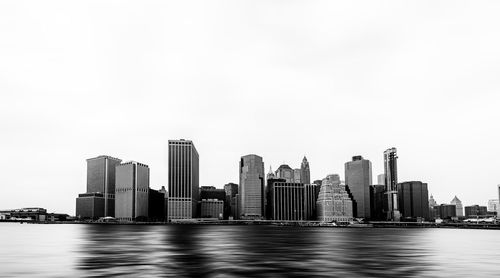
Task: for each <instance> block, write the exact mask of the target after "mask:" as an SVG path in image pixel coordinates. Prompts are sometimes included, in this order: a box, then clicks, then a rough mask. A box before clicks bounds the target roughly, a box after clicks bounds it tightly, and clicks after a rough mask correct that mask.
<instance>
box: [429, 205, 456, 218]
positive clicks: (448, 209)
mask: <svg viewBox="0 0 500 278" xmlns="http://www.w3.org/2000/svg"><path fill="white" fill-rule="evenodd" d="M434 217H435V219H456V218H457V207H456V206H455V205H448V204H441V205H439V206H435V207H434Z"/></svg>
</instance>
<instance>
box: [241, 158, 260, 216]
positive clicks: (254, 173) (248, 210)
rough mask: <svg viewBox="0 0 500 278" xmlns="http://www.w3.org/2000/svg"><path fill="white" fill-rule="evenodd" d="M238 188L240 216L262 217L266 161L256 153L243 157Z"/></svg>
mask: <svg viewBox="0 0 500 278" xmlns="http://www.w3.org/2000/svg"><path fill="white" fill-rule="evenodd" d="M239 173H240V184H239V188H238V197H239V198H238V217H239V218H240V219H262V218H263V217H264V215H265V212H264V209H265V206H264V202H265V197H264V177H265V174H264V161H263V160H262V157H260V156H258V155H254V154H250V155H246V156H243V157H241V160H240V171H239Z"/></svg>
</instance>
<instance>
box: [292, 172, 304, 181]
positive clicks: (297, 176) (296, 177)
mask: <svg viewBox="0 0 500 278" xmlns="http://www.w3.org/2000/svg"><path fill="white" fill-rule="evenodd" d="M300 175H301V169H293V180H292V182H294V183H300V181H301V180H302V178H301V176H300Z"/></svg>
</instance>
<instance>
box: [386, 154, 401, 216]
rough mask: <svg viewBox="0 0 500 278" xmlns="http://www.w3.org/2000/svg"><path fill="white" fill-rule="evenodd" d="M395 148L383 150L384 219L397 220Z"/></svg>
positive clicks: (396, 157) (396, 156)
mask: <svg viewBox="0 0 500 278" xmlns="http://www.w3.org/2000/svg"><path fill="white" fill-rule="evenodd" d="M397 159H398V155H397V150H396V148H391V149H387V150H386V151H385V152H384V175H385V194H386V198H387V208H386V216H387V217H386V219H387V220H388V221H399V218H400V214H399V209H398V191H397V184H398V166H397Z"/></svg>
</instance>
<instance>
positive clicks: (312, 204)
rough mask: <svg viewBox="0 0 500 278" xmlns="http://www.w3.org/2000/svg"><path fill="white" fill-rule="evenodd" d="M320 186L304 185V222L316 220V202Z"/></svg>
mask: <svg viewBox="0 0 500 278" xmlns="http://www.w3.org/2000/svg"><path fill="white" fill-rule="evenodd" d="M320 189H321V185H317V184H314V183H313V184H304V190H305V192H304V202H305V203H304V213H305V219H306V220H316V219H317V213H316V201H317V200H318V195H319V191H320Z"/></svg>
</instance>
